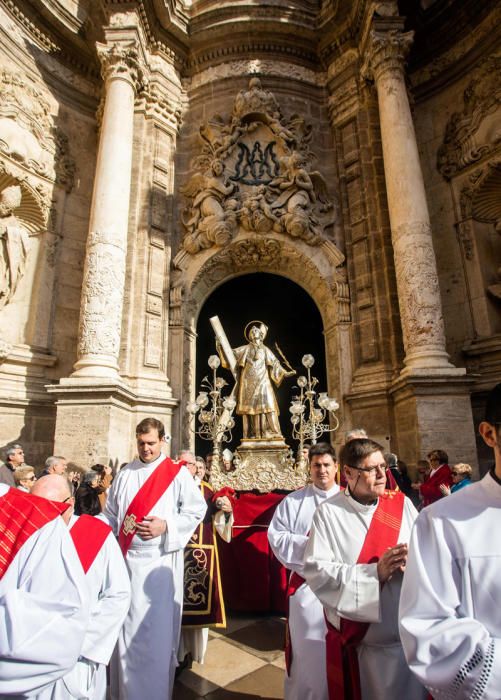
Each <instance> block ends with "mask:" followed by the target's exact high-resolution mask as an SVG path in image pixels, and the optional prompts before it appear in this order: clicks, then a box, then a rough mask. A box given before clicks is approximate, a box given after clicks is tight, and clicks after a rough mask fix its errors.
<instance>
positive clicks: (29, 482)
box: [14, 464, 37, 493]
mask: <svg viewBox="0 0 501 700" xmlns="http://www.w3.org/2000/svg"><path fill="white" fill-rule="evenodd" d="M14 480H15V482H16V486H17V488H18V489H20V490H21V491H24V492H25V493H29V492H30V491H31V489H32V488H33V484H34V483H35V481H36V480H37V478H36V476H35V470H34V469H33V467H30V466H28V465H27V464H25V465H24V466H23V467H18V468H17V469H16V470H15V472H14Z"/></svg>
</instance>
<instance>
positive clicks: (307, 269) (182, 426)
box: [169, 231, 351, 449]
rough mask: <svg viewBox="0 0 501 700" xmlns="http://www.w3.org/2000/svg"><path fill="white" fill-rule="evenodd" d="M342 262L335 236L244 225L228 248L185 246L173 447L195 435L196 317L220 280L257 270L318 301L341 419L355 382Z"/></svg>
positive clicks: (176, 302)
mask: <svg viewBox="0 0 501 700" xmlns="http://www.w3.org/2000/svg"><path fill="white" fill-rule="evenodd" d="M343 263H344V256H343V254H342V253H341V252H340V251H339V250H338V248H337V247H336V246H335V245H334V244H333V243H331V242H327V241H326V242H324V243H323V244H322V245H320V246H310V245H308V244H307V243H305V242H304V241H301V240H291V239H290V238H288V237H286V236H282V235H280V234H275V235H274V236H273V237H267V236H255V237H249V236H248V234H245V233H244V232H242V231H240V232H239V234H238V236H236V237H235V239H234V241H233V242H232V244H231V245H228V246H225V247H224V248H220V249H218V250H215V249H214V248H211V249H210V250H207V251H201V252H200V253H198V254H197V255H189V254H187V253H186V252H185V251H182V252H181V253H179V254H178V255H177V256H176V258H175V260H174V265H175V268H174V271H173V275H172V286H171V294H170V334H169V335H170V348H169V377H170V380H171V385H172V388H173V392H174V395H175V396H177V397H179V398H181V405H180V407H179V411H178V413H177V415H176V416H175V418H174V422H173V426H172V431H173V438H174V449H176V448H177V447H179V446H180V445H181V444H190V443H191V441H192V435H191V433H190V429H189V423H188V420H187V414H186V404H187V403H188V401H190V400H192V399H193V397H194V395H195V389H196V388H195V362H196V323H197V319H198V315H199V313H200V310H201V308H202V306H203V304H204V302H205V300H206V299H207V297H208V296H209V295H210V294H211V292H212V291H213V290H214V289H216V288H217V287H218V286H220V285H221V284H223V283H224V282H226V281H228V280H230V279H232V278H233V277H237V276H240V275H244V274H250V273H254V272H268V273H271V274H275V275H280V276H283V277H287V278H288V279H290V280H291V281H292V282H295V283H296V284H298V285H299V286H300V287H302V288H303V289H304V290H305V291H306V292H307V293H308V294H309V296H310V297H311V299H312V300H313V302H314V303H315V304H316V306H317V308H318V309H319V311H320V315H321V317H322V322H323V327H324V334H325V354H326V364H327V383H328V387H327V388H328V391H329V392H330V393H331V394H333V395H335V396H337V397H338V400H339V402H340V404H341V410H340V419H341V421H342V420H343V396H344V394H345V393H346V391H347V388H348V386H349V384H350V382H351V345H350V337H349V323H350V313H349V294H348V285H347V283H346V278H345V270H344V267H343ZM181 358H182V359H181Z"/></svg>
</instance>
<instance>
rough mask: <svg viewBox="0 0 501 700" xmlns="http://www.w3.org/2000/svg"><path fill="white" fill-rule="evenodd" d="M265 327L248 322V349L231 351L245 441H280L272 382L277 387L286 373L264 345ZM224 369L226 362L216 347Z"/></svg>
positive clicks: (288, 375)
mask: <svg viewBox="0 0 501 700" xmlns="http://www.w3.org/2000/svg"><path fill="white" fill-rule="evenodd" d="M267 333H268V327H267V326H266V325H265V324H264V323H261V321H251V322H250V323H248V324H247V326H246V327H245V331H244V335H245V339H246V340H247V341H248V344H247V345H241V346H240V347H238V348H234V349H233V354H234V355H235V359H236V364H237V368H238V378H237V407H236V412H237V414H238V415H241V416H242V419H243V436H244V439H247V440H249V439H250V440H253V439H257V440H259V439H261V440H270V439H272V440H273V439H283V436H282V434H281V431H280V423H279V422H278V415H279V411H278V404H277V399H276V396H275V392H274V390H273V386H272V382H273V383H274V384H275V385H276V386H277V387H278V386H280V384H281V382H282V380H283V379H284V377H291V376H292V375H294V374H295V372H294V371H293V370H292V371H288V370H286V369H285V368H284V367H282V365H281V364H280V362H279V361H278V360H277V358H276V357H275V355H274V354H273V353H272V351H271V350H270V349H269V348H268V347H266V345H264V339H265V338H266V334H267ZM218 351H219V354H220V357H221V362H222V365H223V367H226V368H228V362H227V359H226V357H225V355H224V353H223V352H222V351H221V348H220V346H219V345H218Z"/></svg>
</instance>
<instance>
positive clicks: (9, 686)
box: [0, 484, 89, 700]
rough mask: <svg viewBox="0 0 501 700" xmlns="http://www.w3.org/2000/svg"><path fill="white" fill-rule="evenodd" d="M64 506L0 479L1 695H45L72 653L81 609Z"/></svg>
mask: <svg viewBox="0 0 501 700" xmlns="http://www.w3.org/2000/svg"><path fill="white" fill-rule="evenodd" d="M67 508H68V504H67V503H65V504H62V503H61V504H60V503H57V504H56V503H51V502H49V501H46V500H45V499H43V498H38V497H36V496H32V495H30V494H27V493H23V492H22V491H20V490H19V489H14V488H9V487H7V486H6V485H4V484H0V696H1V697H4V698H12V699H14V698H19V699H20V700H21V698H26V697H27V696H30V697H38V698H47V697H51V696H52V692H53V690H54V687H55V684H56V682H57V681H58V679H59V678H61V677H62V676H63V675H64V674H65V673H67V672H68V671H70V670H71V669H72V668H73V667H74V666H75V664H76V662H77V660H78V658H79V656H80V653H81V649H82V645H83V642H84V635H85V630H86V627H87V624H88V619H89V607H88V600H87V598H88V596H87V590H86V586H85V577H84V572H83V570H82V566H81V564H80V561H79V560H78V556H77V553H76V551H75V547H74V546H73V543H72V541H71V538H70V536H69V534H68V531H67V528H66V526H65V524H64V522H63V520H62V518H61V517H60V513H62V512H64V511H65V510H66V509H67Z"/></svg>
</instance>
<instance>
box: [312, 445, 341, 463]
mask: <svg viewBox="0 0 501 700" xmlns="http://www.w3.org/2000/svg"><path fill="white" fill-rule="evenodd" d="M322 455H330V456H331V457H332V459H333V460H334V461H336V450H335V449H334V448H333V447H332V445H331V444H330V443H328V442H317V444H316V445H312V446H311V447H310V449H309V450H308V462H311V460H312V459H313V457H321V456H322Z"/></svg>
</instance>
